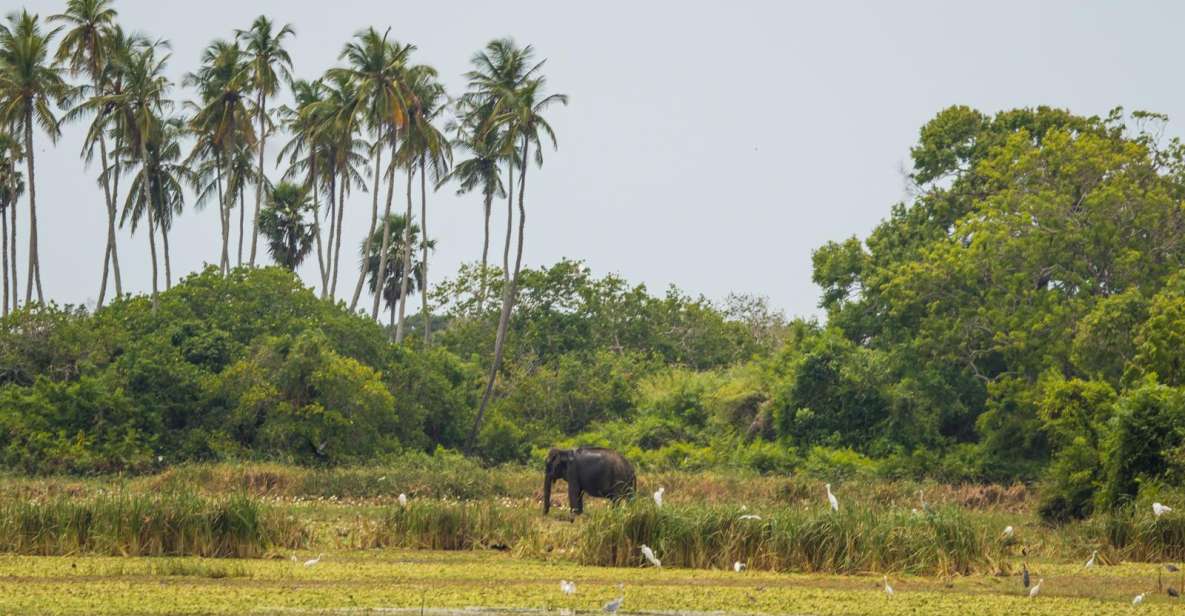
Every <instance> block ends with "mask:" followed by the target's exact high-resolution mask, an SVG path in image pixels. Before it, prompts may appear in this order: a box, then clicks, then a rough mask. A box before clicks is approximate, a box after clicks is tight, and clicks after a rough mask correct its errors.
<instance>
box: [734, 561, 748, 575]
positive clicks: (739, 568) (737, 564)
mask: <svg viewBox="0 0 1185 616" xmlns="http://www.w3.org/2000/svg"><path fill="white" fill-rule="evenodd" d="M732 570H733V571H736V572H737V573H740V572H742V571H744V570H745V563H743V562H741V561H739V560H738V561H736V562H735V563H732Z"/></svg>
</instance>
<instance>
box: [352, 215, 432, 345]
mask: <svg viewBox="0 0 1185 616" xmlns="http://www.w3.org/2000/svg"><path fill="white" fill-rule="evenodd" d="M407 220H408V219H407V218H404V217H403V216H400V215H399V214H392V215H391V216H390V217H389V220H386V221H384V225H385V226H387V227H388V228H389V229H390V232H391V233H394V234H396V236H397V237H398V238H399V239H396V240H395V241H394V242H392V243H391V244H389V245H388V246H387V251H388V252H389V253H390V254H388V255H387V256H386V257H385V260H386V262H387V263H388V264H389V267H387V268H386V269H383V268H382V265H381V264H382V262H383V261H384V257H383V256H382V255H379V254H378V253H377V252H374V249H375V248H379V247H380V246H381V242H380V241H379V237H378V234H379V233H382V231H381V230H376V231H375V232H374V234H373V235H374V237H371V238H369V241H366V240H364V241H363V242H362V246H361V250H362V251H363V252H362V253H361V254H362V255H363V258H362V274H363V275H364V276H365V277H366V279H367V282H368V285H367V287H368V289H369V290H370V292H371V293H372V294H374V295H375V296H378V297H380V298H382V300H383V302H384V304H385V305H386V307H387V310H388V311H389V313H390V315H391V316H390V319H391V330H392V331H391V332H390V334H391V336H392V337H393V336H394V333H395V327H396V321H395V313H396V309H397V308H398V306H399V304H400V301H401V300H402V298H403V297H404V295H405V294H408V293H415V292H417V291H420V290H422V289H423V280H424V269H423V263H422V262H419V261H416V260H415V259H414V258H413V259H412V260H410V261H405V260H404V259H405V258H408V257H410V256H411V254H412V253H411V252H410V251H407V250H405V248H404V246H403V242H404V241H410V242H412V243H413V244H414V243H416V242H417V241H418V239H419V236H420V228H419V226H417V225H416V224H415V223H414V222H413V223H412V224H410V225H409V224H407ZM408 227H410V229H408ZM404 238H408V239H404ZM427 244H428V247H429V248H435V246H436V242H435V241H432V240H427ZM368 248H369V249H370V250H371V252H370V253H367V252H365V251H366V250H367V249H368ZM404 263H410V264H411V266H410V267H408V268H406V269H409V270H411V274H410V276H409V278H410V279H411V280H412V282H411V284H410V285H406V286H405V285H404V284H403V280H404V277H403V272H404V269H405V268H404ZM380 274H381V275H380ZM380 281H382V283H381V285H380ZM380 286H381V292H380Z"/></svg>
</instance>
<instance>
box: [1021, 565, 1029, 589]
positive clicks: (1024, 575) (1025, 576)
mask: <svg viewBox="0 0 1185 616" xmlns="http://www.w3.org/2000/svg"><path fill="white" fill-rule="evenodd" d="M1021 567H1022V569H1023V571H1024V572H1023V573H1021V576H1020V581H1021V582H1023V583H1024V585H1025V588H1028V587H1029V564H1028V563H1024V564H1022V565H1021Z"/></svg>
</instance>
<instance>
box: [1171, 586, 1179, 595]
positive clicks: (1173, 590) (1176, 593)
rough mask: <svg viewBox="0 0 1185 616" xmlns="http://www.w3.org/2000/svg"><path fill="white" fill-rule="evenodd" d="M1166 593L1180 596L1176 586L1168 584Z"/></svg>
mask: <svg viewBox="0 0 1185 616" xmlns="http://www.w3.org/2000/svg"><path fill="white" fill-rule="evenodd" d="M1168 593H1169V596H1170V597H1180V596H1181V593H1179V592H1177V589H1176V588H1173V587H1172V586H1169V589H1168Z"/></svg>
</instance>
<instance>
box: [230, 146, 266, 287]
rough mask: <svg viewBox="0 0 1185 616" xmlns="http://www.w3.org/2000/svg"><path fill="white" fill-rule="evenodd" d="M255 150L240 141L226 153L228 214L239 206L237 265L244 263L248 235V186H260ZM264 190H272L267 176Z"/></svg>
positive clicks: (264, 181)
mask: <svg viewBox="0 0 1185 616" xmlns="http://www.w3.org/2000/svg"><path fill="white" fill-rule="evenodd" d="M254 153H255V152H254V150H253V149H252V148H251V147H250V146H249V145H247V144H246V143H243V142H240V143H236V144H235V145H234V149H233V150H231V151H230V153H228V154H227V155H226V159H225V165H224V166H225V167H226V169H225V171H226V210H227V216H230V210H232V209H235V208H238V210H239V240H238V247H237V248H236V253H237V256H236V258H235V264H236V265H240V266H241V265H242V264H243V238H244V237H246V229H245V228H244V227H245V222H246V220H245V219H246V212H247V204H246V200H247V197H246V195H247V186H248V185H252V184H253V185H256V186H259V185H260V184H259V177H258V175H257V174H256V172H257V167H256V166H255V162H254V161H252V160H251V157H252V155H253V154H254ZM263 187H264V190H270V188H271V185H270V183H269V182H268V181H267V178H264V180H263Z"/></svg>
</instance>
